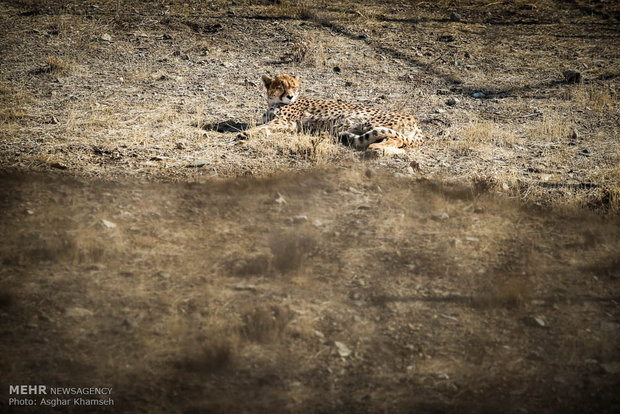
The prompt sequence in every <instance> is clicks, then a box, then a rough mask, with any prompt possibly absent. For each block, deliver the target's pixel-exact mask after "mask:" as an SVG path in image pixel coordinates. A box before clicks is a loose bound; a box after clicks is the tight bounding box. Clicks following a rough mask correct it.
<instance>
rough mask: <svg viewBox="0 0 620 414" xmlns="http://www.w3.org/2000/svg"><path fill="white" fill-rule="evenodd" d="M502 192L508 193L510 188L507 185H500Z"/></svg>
mask: <svg viewBox="0 0 620 414" xmlns="http://www.w3.org/2000/svg"><path fill="white" fill-rule="evenodd" d="M502 190H504V191H508V190H510V186H509V185H508V184H507V183H502Z"/></svg>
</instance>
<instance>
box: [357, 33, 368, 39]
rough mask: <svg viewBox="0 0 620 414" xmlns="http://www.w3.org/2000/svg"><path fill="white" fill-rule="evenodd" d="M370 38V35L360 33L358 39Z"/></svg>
mask: <svg viewBox="0 0 620 414" xmlns="http://www.w3.org/2000/svg"><path fill="white" fill-rule="evenodd" d="M369 37H370V35H369V34H368V33H362V34H361V35H359V38H360V39H368V38H369Z"/></svg>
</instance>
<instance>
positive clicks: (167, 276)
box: [156, 270, 172, 279]
mask: <svg viewBox="0 0 620 414" xmlns="http://www.w3.org/2000/svg"><path fill="white" fill-rule="evenodd" d="M156 275H157V277H161V278H162V279H170V278H171V277H172V275H171V274H170V273H168V272H164V271H163V270H160V271H159V272H157V273H156Z"/></svg>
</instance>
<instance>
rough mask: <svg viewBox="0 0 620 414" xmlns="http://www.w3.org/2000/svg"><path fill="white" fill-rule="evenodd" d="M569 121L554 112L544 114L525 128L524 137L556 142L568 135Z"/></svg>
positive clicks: (570, 128) (569, 131)
mask: <svg viewBox="0 0 620 414" xmlns="http://www.w3.org/2000/svg"><path fill="white" fill-rule="evenodd" d="M571 132H572V126H571V124H570V121H568V120H567V119H563V118H562V117H559V116H557V115H555V114H549V115H547V114H545V115H543V116H542V117H541V119H539V120H536V121H534V122H533V123H531V124H529V125H528V126H527V128H526V132H525V135H526V139H529V140H532V141H535V142H558V141H562V140H564V139H566V138H569V137H570V134H571Z"/></svg>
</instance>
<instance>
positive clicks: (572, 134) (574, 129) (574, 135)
mask: <svg viewBox="0 0 620 414" xmlns="http://www.w3.org/2000/svg"><path fill="white" fill-rule="evenodd" d="M580 136H581V134H580V133H579V131H578V130H577V128H573V132H572V133H571V137H572V138H573V139H578V138H579V137H580Z"/></svg>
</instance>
